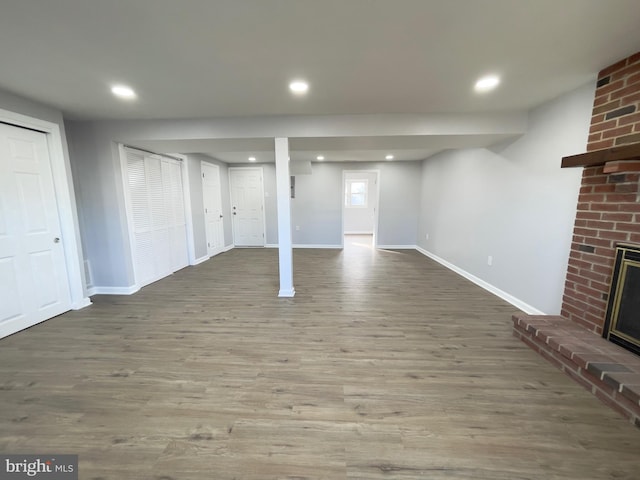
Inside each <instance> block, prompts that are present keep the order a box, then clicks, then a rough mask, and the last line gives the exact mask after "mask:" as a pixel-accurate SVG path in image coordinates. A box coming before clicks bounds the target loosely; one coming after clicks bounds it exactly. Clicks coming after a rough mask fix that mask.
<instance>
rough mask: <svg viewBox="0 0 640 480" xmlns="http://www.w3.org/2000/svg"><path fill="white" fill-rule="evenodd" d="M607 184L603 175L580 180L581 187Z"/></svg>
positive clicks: (589, 176)
mask: <svg viewBox="0 0 640 480" xmlns="http://www.w3.org/2000/svg"><path fill="white" fill-rule="evenodd" d="M606 183H607V177H606V176H605V175H596V176H592V175H585V176H584V177H583V178H582V184H583V185H605V184H606Z"/></svg>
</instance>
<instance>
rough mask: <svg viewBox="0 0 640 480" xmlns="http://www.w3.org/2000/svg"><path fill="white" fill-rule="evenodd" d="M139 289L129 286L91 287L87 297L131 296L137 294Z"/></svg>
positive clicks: (135, 286)
mask: <svg viewBox="0 0 640 480" xmlns="http://www.w3.org/2000/svg"><path fill="white" fill-rule="evenodd" d="M139 290H140V287H138V286H137V285H131V286H130V287H91V288H90V289H89V290H88V292H87V293H88V294H89V296H92V295H133V294H134V293H136V292H138V291H139Z"/></svg>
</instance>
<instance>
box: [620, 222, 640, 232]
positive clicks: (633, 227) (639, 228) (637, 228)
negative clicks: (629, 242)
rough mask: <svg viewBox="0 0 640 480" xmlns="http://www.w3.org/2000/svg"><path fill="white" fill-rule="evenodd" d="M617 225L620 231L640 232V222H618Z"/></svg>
mask: <svg viewBox="0 0 640 480" xmlns="http://www.w3.org/2000/svg"><path fill="white" fill-rule="evenodd" d="M616 226H617V229H618V230H619V231H623V232H632V233H640V224H638V223H618V224H617V225H616Z"/></svg>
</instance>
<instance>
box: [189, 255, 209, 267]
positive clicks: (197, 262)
mask: <svg viewBox="0 0 640 480" xmlns="http://www.w3.org/2000/svg"><path fill="white" fill-rule="evenodd" d="M209 259H211V257H210V256H209V255H205V256H204V257H200V258H196V259H195V260H194V261H193V262H191V266H192V267H195V266H196V265H200V264H201V263H204V262H206V261H207V260H209Z"/></svg>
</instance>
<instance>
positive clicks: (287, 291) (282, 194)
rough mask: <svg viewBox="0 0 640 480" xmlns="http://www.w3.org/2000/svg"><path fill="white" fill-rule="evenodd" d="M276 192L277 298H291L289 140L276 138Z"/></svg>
mask: <svg viewBox="0 0 640 480" xmlns="http://www.w3.org/2000/svg"><path fill="white" fill-rule="evenodd" d="M275 146H276V191H277V200H278V252H279V255H280V292H279V293H278V296H279V297H293V296H294V295H295V294H296V291H295V290H294V288H293V243H292V240H291V183H290V182H291V180H290V174H289V139H288V138H276V139H275Z"/></svg>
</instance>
